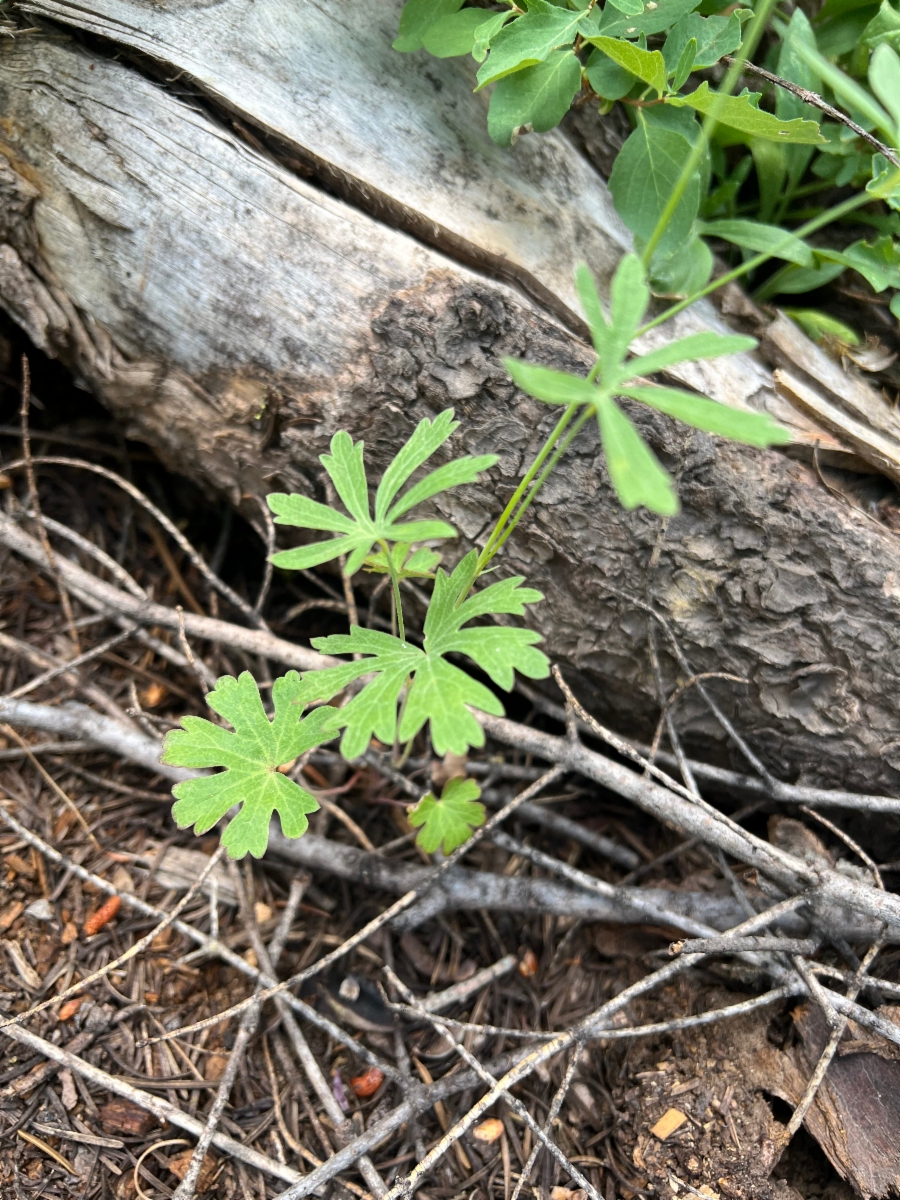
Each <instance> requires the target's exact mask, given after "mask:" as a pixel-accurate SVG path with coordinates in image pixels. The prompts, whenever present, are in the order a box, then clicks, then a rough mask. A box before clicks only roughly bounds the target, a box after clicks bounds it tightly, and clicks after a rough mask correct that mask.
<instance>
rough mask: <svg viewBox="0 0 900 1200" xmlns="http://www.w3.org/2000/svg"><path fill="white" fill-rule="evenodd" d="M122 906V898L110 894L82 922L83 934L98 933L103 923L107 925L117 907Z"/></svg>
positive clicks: (91, 935)
mask: <svg viewBox="0 0 900 1200" xmlns="http://www.w3.org/2000/svg"><path fill="white" fill-rule="evenodd" d="M121 907H122V900H121V898H120V897H119V896H110V898H109V899H108V900H107V901H105V902H104V903H103V904H101V905H100V907H99V908H98V909H97V911H96V912H94V913H91V915H90V916H89V917H88V919H87V920H86V921H85V923H84V936H85V937H93V936H94V934H95V933H99V932H100V930H101V929H102V928H103V926H104V925H108V924H109V922H110V921H111V920H112V919H113V917H114V916H115V915H116V913H117V912H118V911H119V909H120V908H121Z"/></svg>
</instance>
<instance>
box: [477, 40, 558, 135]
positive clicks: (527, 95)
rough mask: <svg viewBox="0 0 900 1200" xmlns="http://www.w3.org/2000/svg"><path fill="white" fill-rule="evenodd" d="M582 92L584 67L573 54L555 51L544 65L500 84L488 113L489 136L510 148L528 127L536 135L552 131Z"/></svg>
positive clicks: (536, 66) (539, 65)
mask: <svg viewBox="0 0 900 1200" xmlns="http://www.w3.org/2000/svg"><path fill="white" fill-rule="evenodd" d="M580 88H581V63H580V62H579V61H578V59H577V58H576V56H575V55H574V54H573V53H572V51H571V50H553V51H552V52H551V53H550V54H548V56H547V58H546V59H545V60H544V62H540V63H537V64H536V65H535V66H533V67H526V68H525V70H524V71H516V72H514V73H513V74H512V75H506V76H504V78H502V79H501V80H500V81H499V82H498V84H497V86H496V87H495V88H494V92H493V95H492V96H491V104H490V108H489V109H488V133H489V134H490V135H491V137H492V138H493V139H494V141H495V142H498V143H499V144H500V145H501V146H509V145H510V144H511V143H512V142H514V141H515V139H516V135H517V134H518V131H519V130H520V129H522V128H523V127H525V126H528V127H530V128H531V129H532V130H534V132H535V133H544V132H546V130H548V129H553V128H554V127H555V126H556V125H558V124H559V123H560V121H561V120H562V119H563V117H564V116H565V115H566V113H567V112H568V111H569V106H570V105H571V103H572V100H573V99H574V98H575V96H576V94H577V93H578V91H579V90H580Z"/></svg>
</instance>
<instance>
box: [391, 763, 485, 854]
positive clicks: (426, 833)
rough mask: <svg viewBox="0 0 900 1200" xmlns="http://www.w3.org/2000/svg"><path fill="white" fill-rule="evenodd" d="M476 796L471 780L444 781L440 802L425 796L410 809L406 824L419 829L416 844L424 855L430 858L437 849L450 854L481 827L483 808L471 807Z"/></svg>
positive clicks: (480, 805)
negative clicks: (439, 848) (428, 855)
mask: <svg viewBox="0 0 900 1200" xmlns="http://www.w3.org/2000/svg"><path fill="white" fill-rule="evenodd" d="M480 795H481V788H480V787H479V786H478V784H477V783H476V782H475V781H474V780H473V779H461V778H458V777H456V778H454V779H448V780H447V782H446V784H445V785H444V790H443V792H442V793H441V798H440V800H437V799H435V797H434V795H433V794H432V793H431V792H429V793H428V794H427V795H426V796H423V797H422V799H421V800H420V801H419V803H418V804H417V805H416V806H415V808H412V809H410V811H409V813H408V814H407V816H408V819H409V823H410V825H413V826H416V827H418V826H419V825H421V826H422V828H421V830H420V831H419V836H418V837H417V838H416V842H417V844H418V845H419V846H421V847H422V849H423V850H424V851H425V853H426V854H434V852H435V850H437V848H438V846H440V847H441V850H442V851H443V853H444V854H452V853H453V851H454V850H455V849H456V848H457V846H462V845H463V843H464V842H467V841H468V840H469V838H470V837H471V836H472V831H473V830H474V829H478V828H480V827H481V826H482V825H483V824H484V818H485V815H486V814H485V810H484V805H483V804H476V803H475V802H476V801H477V800H478V797H479V796H480Z"/></svg>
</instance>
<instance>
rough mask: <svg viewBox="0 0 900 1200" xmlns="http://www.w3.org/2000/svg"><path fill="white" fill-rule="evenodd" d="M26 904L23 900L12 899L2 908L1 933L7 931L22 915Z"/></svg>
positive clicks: (0, 911) (0, 915) (0, 912)
mask: <svg viewBox="0 0 900 1200" xmlns="http://www.w3.org/2000/svg"><path fill="white" fill-rule="evenodd" d="M24 908H25V905H24V904H23V903H22V901H21V900H11V901H10V902H9V904H5V905H4V906H3V908H0V933H6V931H7V929H9V927H10V925H12V923H13V922H14V921H15V920H16V919H17V918H18V917H20V916H21V915H22V912H23V910H24Z"/></svg>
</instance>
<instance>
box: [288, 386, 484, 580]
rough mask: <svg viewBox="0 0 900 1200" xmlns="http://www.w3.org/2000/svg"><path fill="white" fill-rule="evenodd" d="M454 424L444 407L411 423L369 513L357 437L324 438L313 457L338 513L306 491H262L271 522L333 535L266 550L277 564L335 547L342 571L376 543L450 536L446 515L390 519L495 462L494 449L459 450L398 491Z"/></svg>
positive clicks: (312, 558) (309, 562)
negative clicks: (326, 447)
mask: <svg viewBox="0 0 900 1200" xmlns="http://www.w3.org/2000/svg"><path fill="white" fill-rule="evenodd" d="M458 426H459V422H458V421H454V420H453V410H452V409H450V408H448V409H446V410H445V411H444V412H442V413H441V414H440V416H438V417H435V419H434V420H433V421H430V420H429V419H428V418H427V417H426V418H424V420H422V421H420V422H419V424H418V425H417V427H416V429H415V431H414V432H413V434H412V437H410V439H409V440H408V441H407V442H406V443H405V445H403V446H402V447H401V448H400V450H399V451H398V453H397V456H396V457H395V458H394V460H393V461H392V462H391V464H390V466H389V467H388V469H387V470H386V471H385V473H384V476H383V477H382V480H381V483H380V485H379V487H378V491H377V492H376V493H375V512H374V516H373V515H372V514H371V513H370V510H369V489H368V482H367V480H366V472H365V467H364V466H363V443H362V442H356V443H354V442H353V440H352V439H351V437H350V435H349V434H348V433H344V432H343V431H341V432H340V433H336V434H335V435H334V437H333V438H332V439H331V454H330V455H329V454H322V455H320V459H319V461H320V462H321V463H322V465H323V466H324V468H325V470H326V471H327V472H328V475H329V477H330V478H331V481H332V483H333V484H334V488H335V491H336V492H337V494H338V496H339V497H340V499H341V501H342V503H343V504H344V507H345V508H346V509H347V513H348V514H349V515H346V514H344V513H341V512H338V511H337V510H336V509H334V508H329V507H328V506H327V505H325V504H319V503H318V502H317V501H315V500H310V499H309V498H308V497H306V496H298V495H295V494H294V495H287V494H285V493H283V492H275V493H273V494H272V495H270V496H268V497H267V500H268V504H269V508H271V510H272V512H273V513H275V523H276V524H277V525H295V526H297V527H298V528H300V529H315V530H325V531H328V532H331V533H337V534H338V535H339V536H338V537H336V538H331V539H330V540H329V541H326V542H314V543H313V544H312V545H309V546H299V547H297V548H296V549H294V550H282V551H279V552H278V553H277V554H273V555H272V562H273V563H274V564H275V565H276V566H277V567H284V568H286V569H287V570H293V571H297V570H302V569H304V568H308V567H316V566H319V565H320V564H321V563H325V562H331V561H332V560H333V559H335V558H339V557H340V556H341V555H342V554H345V555H347V556H348V559H347V565H346V572H347V574H348V575H352V574H353V573H354V572H355V571H358V570H359V568H360V567H361V566H362V563H363V560H364V559H365V558H366V557H367V556H368V555H369V554H370V553H371V551H372V547H373V546H374V545H375V543H376V542H379V541H388V542H408V543H409V542H422V541H428V540H431V539H433V538H447V537H455V536H456V530H455V529H454V528H453V526H452V525H448V524H447V522H446V521H433V520H426V521H398V517H401V516H403V514H404V513H406V512H408V511H409V510H410V509H411V508H414V507H415V506H416V505H417V504H421V503H422V502H423V501H424V500H429V499H430V498H431V497H432V496H436V495H438V494H439V493H440V492H444V491H446V490H447V489H448V488H451V487H457V486H459V485H460V484H463V483H472V482H473V481H474V480H475V479H476V478H477V477H478V475H479V473H480V472H481V471H486V470H488V468H489V467H492V466H493V465H494V463H495V462H496V461H497V456H496V455H495V454H483V455H481V456H480V457H478V458H472V457H471V456H468V455H467V456H466V457H464V458H458V459H454V460H453V461H452V462H449V463H445V464H444V466H442V467H438V468H437V469H436V470H434V471H431V472H430V473H429V474H428V475H426V476H425V477H424V479H421V480H420V481H419V482H418V483H416V484H414V485H413V486H412V487H411V488H410V489H409V490H408V491H406V492H404V494H403V495H402V496H399V498H398V495H397V494H398V492H399V491H400V489H401V488H402V487H404V486H405V485H406V483H407V482H408V481H409V478H410V476H411V475H412V474H413V472H414V471H416V470H417V469H418V468H419V467H420V466H422V464H423V463H424V462H425V461H426V460H427V459H428V458H430V457H431V455H432V454H434V452H435V451H436V450H437V449H439V447H440V446H442V445H443V444H444V442H445V441H446V440H447V439H448V438H449V437H450V435H451V434H452V433H453V431H454V430H455V429H457V428H458Z"/></svg>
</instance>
